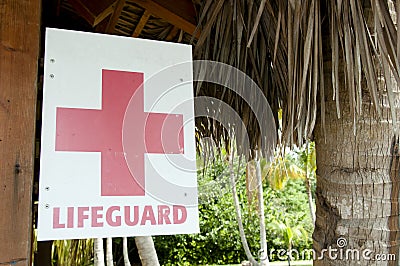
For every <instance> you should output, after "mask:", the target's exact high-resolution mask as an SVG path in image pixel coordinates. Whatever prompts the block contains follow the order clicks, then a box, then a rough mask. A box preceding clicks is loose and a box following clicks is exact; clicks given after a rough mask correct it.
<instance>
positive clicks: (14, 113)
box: [0, 0, 41, 265]
mask: <svg viewBox="0 0 400 266" xmlns="http://www.w3.org/2000/svg"><path fill="white" fill-rule="evenodd" d="M40 16H41V0H29V1H21V0H2V1H0V265H29V263H30V261H31V238H32V226H31V224H32V183H33V165H34V140H35V111H36V110H35V106H36V95H37V72H38V55H39V39H40Z"/></svg>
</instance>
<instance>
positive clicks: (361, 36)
mask: <svg viewBox="0 0 400 266" xmlns="http://www.w3.org/2000/svg"><path fill="white" fill-rule="evenodd" d="M397 2H399V1H397ZM389 5H393V3H392V1H381V0H370V1H369V0H365V1H361V0H341V1H321V0H302V1H270V0H256V1H251V0H231V1H224V0H218V1H212V0H204V1H200V7H199V16H200V21H199V23H200V25H199V28H202V32H201V35H200V38H199V41H198V43H197V45H196V49H195V57H196V59H207V60H214V61H218V62H223V63H227V64H230V65H232V66H234V67H236V68H238V69H240V70H241V71H243V72H245V73H246V74H247V75H248V76H250V77H251V78H252V79H253V80H254V81H255V82H256V84H257V85H258V86H259V87H260V88H261V90H262V92H263V94H264V95H265V96H266V97H267V99H268V102H269V104H270V106H271V108H272V110H273V112H274V113H277V112H278V110H279V109H282V110H283V117H282V132H283V141H284V142H285V143H287V144H290V145H291V144H294V143H297V144H299V145H301V144H302V143H303V141H304V140H305V139H308V138H311V137H312V132H313V130H314V127H315V124H316V120H317V119H318V117H317V110H319V112H318V113H319V114H320V119H321V125H322V127H323V130H325V97H326V96H325V95H333V99H334V100H335V101H336V107H337V108H336V109H337V116H338V117H341V113H342V112H343V111H344V110H343V106H341V104H342V105H343V101H341V100H340V99H341V94H342V93H345V94H346V95H349V96H348V97H347V96H346V99H347V100H346V101H348V104H347V102H346V112H347V111H350V113H351V115H352V116H353V121H354V132H355V129H356V121H357V119H358V117H359V116H360V115H361V114H362V104H363V102H367V101H370V103H371V104H372V105H373V106H374V108H375V110H376V117H377V118H379V117H381V113H382V110H381V108H382V99H383V98H387V102H388V105H389V107H390V108H391V110H392V120H393V123H394V125H395V124H396V115H395V112H394V108H395V104H396V97H397V89H394V88H395V87H397V86H396V85H397V84H398V83H399V82H400V75H399V68H400V63H399V58H400V41H398V40H400V34H399V33H398V31H397V27H396V25H395V23H394V21H396V20H399V18H398V17H397V16H396V9H395V8H394V7H393V6H392V7H391V8H389ZM399 6H400V5H399V3H397V9H399ZM371 18H373V19H371ZM329 61H330V62H331V65H327V64H326V63H325V62H329ZM329 66H331V67H330V69H329ZM324 67H325V71H326V70H330V72H331V73H330V76H331V77H332V78H331V84H324V80H325V78H324ZM203 75H204V73H203ZM378 75H380V76H379V79H381V80H383V81H384V83H383V84H384V86H383V87H382V86H379V84H380V83H378ZM327 80H329V79H327ZM343 81H344V83H343ZM396 83H397V84H396ZM340 84H345V88H340V86H341V85H340ZM239 87H240V84H239ZM326 88H329V89H330V90H332V91H329V93H328V92H327V91H325V89H326ZM245 89H249V90H250V88H245ZM346 91H347V92H346ZM395 92H396V93H395ZM196 93H197V95H206V96H210V97H215V98H217V99H220V100H222V101H224V102H225V103H227V104H228V105H230V106H232V107H233V108H234V109H235V110H236V112H237V113H238V114H239V115H240V116H241V118H242V121H243V122H244V124H245V126H246V129H247V134H248V136H249V140H250V149H256V148H259V143H260V137H261V136H260V128H259V122H260V121H257V120H256V118H255V115H254V112H252V111H251V107H253V106H248V105H247V104H246V103H245V102H244V101H243V99H241V98H240V97H238V95H236V94H235V93H234V92H232V91H230V90H228V89H226V88H220V87H218V86H216V85H213V84H205V83H200V85H199V86H198V87H197V89H196ZM342 97H344V96H342ZM343 99H344V98H343ZM253 100H254V102H252V103H256V104H255V105H257V103H258V102H259V101H258V99H253ZM199 123H201V124H203V127H202V128H201V131H202V134H203V135H207V136H211V135H212V136H213V138H215V139H217V142H219V140H221V139H223V138H224V137H225V135H224V134H220V133H222V132H221V130H220V129H219V128H218V127H220V126H221V125H219V124H218V123H215V122H214V121H212V120H211V119H199V120H198V124H199ZM395 128H396V127H395Z"/></svg>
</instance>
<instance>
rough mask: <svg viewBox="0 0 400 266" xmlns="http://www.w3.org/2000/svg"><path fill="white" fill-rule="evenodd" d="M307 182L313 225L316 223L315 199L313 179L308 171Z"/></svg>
mask: <svg viewBox="0 0 400 266" xmlns="http://www.w3.org/2000/svg"><path fill="white" fill-rule="evenodd" d="M305 183H306V191H307V196H308V207H309V209H310V216H311V220H312V223H313V225H315V210H314V200H313V196H312V192H311V180H310V177H309V174H308V172H307V176H306V180H305Z"/></svg>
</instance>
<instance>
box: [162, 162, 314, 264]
mask: <svg viewBox="0 0 400 266" xmlns="http://www.w3.org/2000/svg"><path fill="white" fill-rule="evenodd" d="M228 174H229V173H228V165H227V163H226V162H224V161H222V160H219V161H217V162H215V163H214V165H213V166H212V167H209V168H207V169H204V171H203V170H202V171H199V175H198V178H199V181H198V182H199V211H200V231H201V232H200V233H199V234H191V235H175V236H158V237H155V238H154V242H155V246H156V250H157V254H158V257H159V260H160V263H161V264H162V265H199V264H228V263H240V262H242V261H243V260H246V255H245V253H244V250H243V248H242V243H241V240H240V235H239V231H238V225H237V221H236V216H235V208H234V204H233V198H232V193H231V187H230V183H229V176H228ZM245 175H246V173H245V167H241V168H240V170H239V178H238V180H237V190H238V196H239V199H240V202H241V210H242V216H243V223H244V227H245V232H246V236H247V240H248V243H249V246H250V250H251V251H252V253H253V255H254V256H255V257H256V258H257V257H258V256H257V254H258V251H259V219H258V213H257V210H256V208H255V207H252V206H249V204H248V202H247V196H246V184H245ZM264 186H265V187H264V199H265V218H266V230H267V241H268V248H269V249H271V248H274V249H276V250H278V249H281V248H284V249H286V247H287V244H286V243H287V241H286V240H285V236H284V235H283V234H282V233H281V232H280V231H279V230H276V228H275V227H274V225H273V223H274V221H275V222H276V221H284V222H285V223H286V224H287V225H290V226H291V227H293V228H294V227H296V228H301V230H302V231H303V232H305V236H304V235H303V237H298V238H296V237H293V238H292V244H293V246H292V247H293V248H296V249H298V250H299V251H301V250H303V249H305V248H311V233H312V230H313V228H312V223H311V220H310V218H309V213H308V205H307V195H306V192H305V187H304V184H303V181H302V180H289V181H288V182H287V185H286V187H285V190H283V191H276V190H273V189H272V188H271V187H270V186H269V185H268V184H265V185H264ZM271 259H276V258H275V257H272V258H271Z"/></svg>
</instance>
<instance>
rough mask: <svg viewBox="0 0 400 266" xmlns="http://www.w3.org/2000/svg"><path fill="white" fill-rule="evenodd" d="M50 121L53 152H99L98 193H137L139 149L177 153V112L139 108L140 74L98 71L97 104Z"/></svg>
mask: <svg viewBox="0 0 400 266" xmlns="http://www.w3.org/2000/svg"><path fill="white" fill-rule="evenodd" d="M56 123H57V124H56V146H55V147H56V148H55V149H56V151H75V152H101V195H102V196H143V195H144V194H145V161H144V158H145V157H144V156H145V153H159V154H162V153H169V154H170V153H183V130H182V128H183V116H182V115H175V114H162V113H148V112H144V87H143V73H137V72H125V71H115V70H102V109H101V110H94V109H78V108H61V107H58V108H57V117H56Z"/></svg>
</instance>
